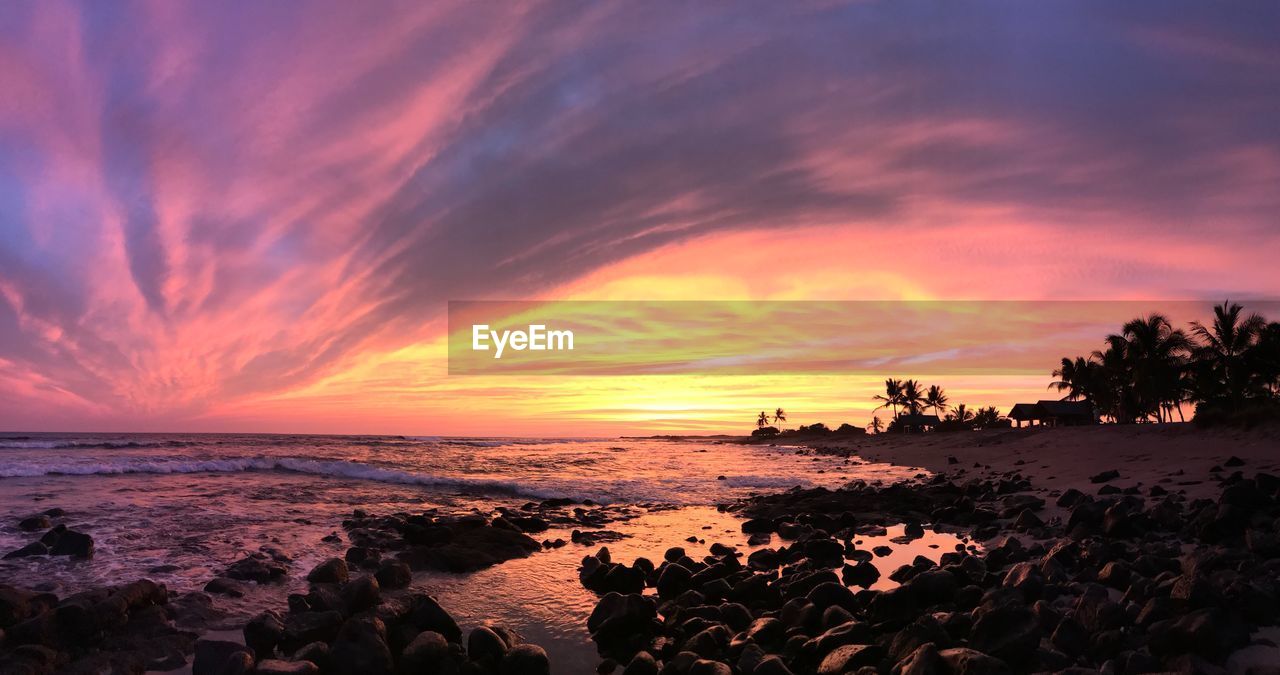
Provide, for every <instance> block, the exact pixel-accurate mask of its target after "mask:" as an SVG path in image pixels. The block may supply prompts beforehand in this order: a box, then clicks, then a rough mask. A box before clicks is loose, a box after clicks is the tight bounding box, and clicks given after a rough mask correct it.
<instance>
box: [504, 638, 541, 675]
mask: <svg viewBox="0 0 1280 675" xmlns="http://www.w3.org/2000/svg"><path fill="white" fill-rule="evenodd" d="M498 672H499V673H501V675H550V673H551V661H550V660H548V659H547V652H545V651H543V649H542V647H539V646H538V645H531V644H522V645H516V646H515V647H512V648H511V650H510V651H508V652H507V655H506V656H504V657H503V659H502V667H501V668H500V669H499V671H498Z"/></svg>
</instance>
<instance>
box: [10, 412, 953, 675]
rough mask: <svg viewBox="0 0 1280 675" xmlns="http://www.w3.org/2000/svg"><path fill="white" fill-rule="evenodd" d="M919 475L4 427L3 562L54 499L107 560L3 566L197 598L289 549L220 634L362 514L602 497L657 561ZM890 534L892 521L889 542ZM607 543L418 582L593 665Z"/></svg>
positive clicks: (683, 449) (763, 461) (781, 458)
mask: <svg viewBox="0 0 1280 675" xmlns="http://www.w3.org/2000/svg"><path fill="white" fill-rule="evenodd" d="M917 473H918V470H916V469H911V468H906V467H897V466H892V465H887V464H872V463H866V462H862V461H861V460H859V459H857V458H856V457H854V458H844V457H836V456H826V455H816V454H813V453H812V452H809V451H806V450H804V449H801V448H797V447H788V446H756V445H739V444H733V443H725V442H719V441H714V440H660V439H617V438H614V439H598V438H564V439H538V438H443V437H401V436H307V435H275V434H46V433H31V434H19V433H7V434H0V555H3V554H4V553H7V552H9V551H12V550H15V549H18V548H20V547H21V546H23V545H25V544H27V543H29V542H31V541H33V540H35V539H38V538H39V535H40V533H39V532H36V533H31V532H24V531H22V530H21V529H20V528H19V527H18V522H19V521H20V520H21V519H23V518H25V517H28V516H31V515H33V514H36V513H40V512H43V511H45V510H47V509H51V508H59V509H63V510H64V511H65V512H66V515H65V516H63V517H60V518H58V519H56V522H64V523H66V524H67V525H68V526H69V527H71V528H72V529H75V530H78V531H82V532H85V533H88V534H90V535H91V536H92V537H93V538H94V541H95V544H96V554H95V556H94V558H93V559H91V560H71V559H67V558H50V557H43V556H41V557H29V558H20V559H13V560H0V583H10V584H15V585H21V586H27V587H41V588H45V589H47V590H51V591H54V592H56V593H58V594H59V595H60V596H61V595H65V594H67V593H72V592H76V591H78V590H82V589H85V588H89V587H93V586H98V585H102V584H112V583H121V582H127V581H132V580H135V579H138V578H143V577H145V578H150V579H152V580H154V581H157V582H161V583H164V584H166V585H167V586H168V587H169V588H170V589H172V590H176V591H179V592H186V591H198V590H200V589H201V588H203V586H204V584H205V583H207V582H208V581H209V580H210V579H211V578H213V577H214V576H216V575H217V574H219V573H220V572H221V571H222V570H223V569H224V568H225V567H226V565H228V564H229V563H231V562H234V561H235V560H238V559H239V558H241V557H243V556H244V555H245V554H246V553H247V552H251V551H257V550H259V549H260V548H261V547H263V546H269V547H272V548H275V549H277V550H280V551H283V552H285V553H286V554H287V555H288V556H289V557H290V558H292V563H291V565H290V568H291V569H290V576H289V577H288V580H287V581H285V582H284V583H282V584H271V585H265V586H261V587H258V586H254V587H252V588H251V592H250V593H249V594H247V595H246V596H245V597H244V598H240V599H230V598H225V597H222V596H217V597H216V598H215V605H216V606H217V607H218V608H219V609H221V610H222V611H224V612H226V619H225V620H223V622H222V624H221V626H220V628H221V629H222V630H225V631H228V632H234V631H236V630H237V629H238V626H240V625H242V623H243V621H244V619H245V618H247V617H248V616H251V615H252V614H254V613H256V612H257V611H260V610H261V609H263V608H267V607H273V608H276V609H279V610H280V611H284V609H285V607H286V597H287V594H288V593H290V592H298V591H305V588H306V581H305V576H306V573H307V571H308V570H310V569H311V567H312V566H314V565H315V564H316V563H318V562H320V561H321V560H323V559H325V558H329V557H333V556H338V557H341V556H342V555H343V553H344V552H345V550H346V548H347V547H348V543H347V542H346V541H345V539H344V538H343V536H342V535H343V529H342V527H341V521H342V519H343V518H345V517H349V516H350V514H351V513H352V511H353V510H354V509H357V508H359V509H363V510H365V511H367V512H369V513H374V514H379V513H392V512H400V511H404V512H409V513H414V512H422V511H425V510H428V509H436V510H438V511H439V512H443V513H449V512H459V513H461V512H473V511H479V512H482V513H486V514H488V513H491V512H492V511H493V509H494V508H496V507H498V506H519V505H521V504H524V503H527V502H530V501H538V500H542V499H548V498H561V497H564V498H570V499H573V500H577V501H582V500H591V501H594V502H596V503H599V504H614V505H618V506H619V507H625V508H626V509H627V511H628V512H629V513H631V514H633V515H634V517H633V518H631V519H627V520H620V521H618V522H615V523H612V524H610V525H609V526H608V527H609V528H610V529H613V530H617V531H618V532H621V533H623V534H625V535H627V538H626V539H623V540H622V541H618V542H614V543H610V544H609V545H608V546H609V548H610V550H611V551H612V552H613V554H614V559H615V560H626V561H630V560H631V559H633V558H634V557H636V556H640V555H644V556H648V557H650V558H651V559H654V560H658V559H661V557H662V553H663V552H664V551H665V550H666V549H667V548H668V547H670V546H676V545H684V546H691V545H690V544H687V543H686V542H685V539H686V538H687V537H689V536H691V535H693V536H697V537H699V538H702V539H704V540H705V542H706V545H708V546H709V545H710V544H711V543H712V542H714V541H719V542H722V543H726V544H731V545H736V546H738V547H739V548H740V549H741V550H750V547H748V546H747V545H746V541H745V536H744V535H743V534H742V533H741V529H740V521H738V519H737V518H736V517H735V516H733V515H731V514H726V513H722V512H720V511H719V510H717V508H716V505H717V504H722V503H726V502H729V501H732V500H735V499H738V498H742V497H747V496H750V495H751V494H755V493H760V492H775V491H781V490H785V489H789V488H791V487H794V486H802V487H811V486H816V485H825V486H828V487H836V486H839V485H842V484H844V483H846V482H848V481H850V480H857V479H863V480H868V481H875V480H881V481H886V482H888V481H893V480H898V479H904V478H910V477H912V476H914V475H916V474H917ZM895 534H900V532H895V531H894V529H893V528H890V532H889V534H888V536H887V537H886V540H887V539H890V538H892V537H893V536H895ZM333 535H337V537H334V536H333ZM543 537H546V538H551V539H555V538H557V537H560V538H564V539H566V540H568V539H569V533H568V532H558V531H555V530H554V529H553V530H552V531H549V532H547V533H545V534H544V535H539V538H540V539H541V538H543ZM957 541H958V540H956V539H955V538H954V537H952V536H951V535H945V534H938V533H930V534H929V535H928V536H927V537H926V538H925V539H922V540H918V541H917V542H914V543H913V545H912V546H909V547H902V546H899V547H897V548H896V550H895V553H894V555H893V556H892V557H890V558H885V559H883V560H877V565H878V566H880V567H882V571H883V572H884V573H886V574H887V573H888V571H891V570H892V569H894V568H895V567H896V566H897V565H899V564H903V563H905V562H910V560H911V558H913V557H914V556H915V555H916V554H918V553H924V554H926V555H931V556H932V557H935V558H936V556H937V555H938V554H940V553H941V552H945V551H947V550H951V549H952V548H953V546H954V544H955V543H956V542H957ZM871 543H872V542H868V545H870V544H871ZM596 548H598V546H597V547H586V546H580V545H576V544H570V545H568V546H565V547H563V548H559V549H551V550H547V551H543V552H539V553H536V554H534V555H533V556H531V557H529V558H527V559H518V560H512V561H509V562H507V563H504V564H502V565H498V566H496V567H493V568H489V569H487V570H482V571H480V572H476V573H472V574H468V575H451V574H443V573H416V574H415V579H414V587H415V588H420V589H424V590H426V591H427V592H429V593H431V594H433V595H435V596H437V598H438V599H439V600H440V602H441V604H442V605H443V606H444V607H445V608H446V609H447V610H449V611H450V612H451V613H453V614H454V616H455V617H456V618H457V619H458V621H459V623H460V624H462V625H463V627H464V629H465V628H466V627H467V626H470V625H476V624H478V623H480V622H481V621H483V620H495V621H498V622H500V623H504V624H507V625H509V626H511V627H512V628H515V629H516V630H517V631H519V632H521V633H522V634H524V636H525V637H526V639H529V640H530V641H533V642H536V643H538V644H541V645H542V646H543V647H544V648H546V649H547V651H548V653H549V654H550V655H551V657H552V663H553V664H556V668H557V672H566V673H567V672H590V669H593V668H594V665H595V663H596V657H595V654H594V649H593V648H592V646H591V644H590V641H589V639H588V637H587V635H586V628H585V621H586V617H587V616H588V615H589V614H590V612H591V609H592V607H594V604H595V600H596V598H595V597H594V595H592V594H591V593H590V592H589V591H587V590H586V589H584V588H582V587H581V585H580V584H579V582H578V579H577V572H576V570H577V566H578V564H579V562H580V561H581V558H582V557H583V556H584V555H586V554H588V553H592V552H594V551H595V550H596Z"/></svg>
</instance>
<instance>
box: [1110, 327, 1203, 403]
mask: <svg viewBox="0 0 1280 675" xmlns="http://www.w3.org/2000/svg"><path fill="white" fill-rule="evenodd" d="M1121 336H1122V337H1123V338H1124V339H1125V340H1126V341H1128V343H1129V346H1128V358H1129V361H1130V366H1131V367H1132V369H1133V379H1132V384H1133V389H1134V393H1135V395H1136V399H1137V403H1138V406H1139V410H1138V411H1137V412H1140V413H1141V414H1143V415H1150V414H1154V415H1155V417H1156V421H1159V422H1164V421H1165V414H1164V413H1165V412H1166V411H1168V412H1170V414H1172V410H1173V408H1174V407H1175V406H1176V405H1177V404H1178V403H1180V402H1181V401H1182V387H1181V386H1180V383H1181V378H1182V372H1183V370H1184V368H1185V366H1186V358H1185V357H1186V354H1187V353H1188V352H1189V351H1190V348H1191V341H1190V340H1188V339H1187V335H1186V333H1183V332H1182V331H1181V330H1178V329H1175V328H1174V327H1173V324H1171V323H1170V322H1169V319H1168V318H1166V317H1165V316H1164V315H1163V314H1151V315H1149V316H1147V317H1139V318H1137V319H1133V320H1132V321H1129V322H1128V323H1126V324H1125V325H1124V327H1123V329H1122V331H1121Z"/></svg>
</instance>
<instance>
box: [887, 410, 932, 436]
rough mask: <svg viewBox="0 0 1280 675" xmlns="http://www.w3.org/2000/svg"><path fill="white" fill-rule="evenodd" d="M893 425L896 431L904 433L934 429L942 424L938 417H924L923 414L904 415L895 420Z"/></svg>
mask: <svg viewBox="0 0 1280 675" xmlns="http://www.w3.org/2000/svg"><path fill="white" fill-rule="evenodd" d="M893 423H894V424H895V425H896V426H895V431H896V430H901V431H903V432H908V431H924V430H925V429H932V428H934V427H936V426H938V425H939V424H941V423H942V420H940V419H938V416H937V415H924V414H921V413H902V414H901V415H898V416H897V417H896V418H894V420H893Z"/></svg>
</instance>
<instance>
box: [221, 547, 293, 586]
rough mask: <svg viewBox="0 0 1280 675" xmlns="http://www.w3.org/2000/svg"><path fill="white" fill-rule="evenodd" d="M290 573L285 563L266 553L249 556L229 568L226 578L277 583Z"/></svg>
mask: <svg viewBox="0 0 1280 675" xmlns="http://www.w3.org/2000/svg"><path fill="white" fill-rule="evenodd" d="M288 573H289V568H288V567H286V566H285V564H284V563H282V562H279V561H277V560H275V559H273V558H272V557H271V556H268V555H266V554H265V553H261V552H258V553H250V554H249V555H247V556H245V557H244V558H241V559H240V560H237V561H236V562H234V563H231V564H230V565H228V566H227V571H226V574H225V576H227V577H229V578H232V579H238V580H240V581H256V582H258V583H260V584H265V583H267V582H271V581H276V580H278V579H280V578H282V577H284V576H285V575H287V574H288Z"/></svg>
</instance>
